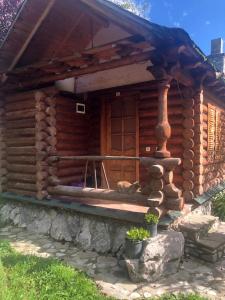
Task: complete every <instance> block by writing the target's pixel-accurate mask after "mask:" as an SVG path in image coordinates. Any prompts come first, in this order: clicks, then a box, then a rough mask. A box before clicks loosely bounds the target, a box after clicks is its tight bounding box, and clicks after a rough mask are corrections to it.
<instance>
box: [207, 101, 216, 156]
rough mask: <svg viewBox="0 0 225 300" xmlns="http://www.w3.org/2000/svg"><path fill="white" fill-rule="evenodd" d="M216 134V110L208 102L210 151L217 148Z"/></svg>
mask: <svg viewBox="0 0 225 300" xmlns="http://www.w3.org/2000/svg"><path fill="white" fill-rule="evenodd" d="M215 134H216V110H215V108H214V107H213V106H212V105H210V104H208V151H209V152H213V151H214V150H215V140H216V138H215Z"/></svg>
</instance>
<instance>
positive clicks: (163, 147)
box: [155, 79, 171, 158]
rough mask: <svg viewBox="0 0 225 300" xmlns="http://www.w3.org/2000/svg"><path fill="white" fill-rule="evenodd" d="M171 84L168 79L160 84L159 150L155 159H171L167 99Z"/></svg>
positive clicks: (157, 132) (157, 134) (157, 127)
mask: <svg viewBox="0 0 225 300" xmlns="http://www.w3.org/2000/svg"><path fill="white" fill-rule="evenodd" d="M169 82H170V80H168V79H165V80H162V81H160V82H159V98H158V99H159V100H158V124H157V126H156V128H155V133H156V139H157V142H158V150H157V151H156V152H155V157H158V158H165V157H170V152H169V151H168V150H167V140H168V139H169V138H170V136H171V127H170V124H169V122H168V111H167V98H168V91H169V88H170V83H169Z"/></svg>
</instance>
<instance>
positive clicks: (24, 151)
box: [4, 89, 54, 199]
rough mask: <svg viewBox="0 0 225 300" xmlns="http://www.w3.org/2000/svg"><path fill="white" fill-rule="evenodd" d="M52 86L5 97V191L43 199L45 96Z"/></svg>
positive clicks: (44, 191) (45, 144) (45, 178)
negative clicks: (41, 90)
mask: <svg viewBox="0 0 225 300" xmlns="http://www.w3.org/2000/svg"><path fill="white" fill-rule="evenodd" d="M53 90H54V89H48V90H47V91H45V92H39V91H38V92H37V91H30V92H26V93H18V94H14V95H10V96H7V97H6V98H5V107H4V109H5V120H4V121H5V122H4V123H5V131H4V142H5V145H6V153H7V154H6V183H5V190H6V191H8V192H12V193H16V194H19V195H25V196H34V197H36V198H38V199H43V198H45V197H46V196H47V192H46V187H47V178H48V175H49V174H48V170H47V155H48V150H49V149H48V143H47V142H46V140H47V139H48V136H49V135H48V130H47V127H48V126H47V123H46V120H47V114H46V109H47V106H46V103H45V100H46V98H47V97H48V96H49V95H51V94H52V93H53Z"/></svg>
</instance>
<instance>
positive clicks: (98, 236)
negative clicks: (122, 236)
mask: <svg viewBox="0 0 225 300" xmlns="http://www.w3.org/2000/svg"><path fill="white" fill-rule="evenodd" d="M91 236H92V240H91V245H92V250H95V251H97V252H99V253H106V252H109V251H110V248H111V239H110V233H109V226H108V224H107V223H104V222H96V221H93V222H92V226H91Z"/></svg>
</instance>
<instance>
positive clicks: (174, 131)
mask: <svg viewBox="0 0 225 300" xmlns="http://www.w3.org/2000/svg"><path fill="white" fill-rule="evenodd" d="M183 131H184V129H183V127H182V126H177V127H176V128H171V136H181V135H182V133H183ZM140 136H141V137H144V136H146V137H147V136H155V129H154V128H149V129H142V130H141V131H140Z"/></svg>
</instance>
